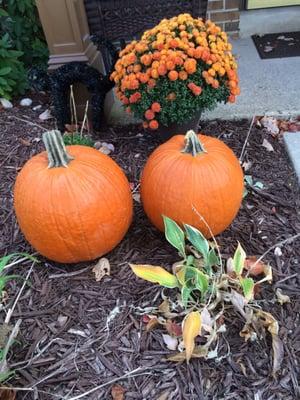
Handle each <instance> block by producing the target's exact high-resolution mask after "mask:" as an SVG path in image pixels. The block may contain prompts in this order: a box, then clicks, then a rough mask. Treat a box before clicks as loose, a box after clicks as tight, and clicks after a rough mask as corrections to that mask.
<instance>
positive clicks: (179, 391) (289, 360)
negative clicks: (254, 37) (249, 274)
mask: <svg viewBox="0 0 300 400" xmlns="http://www.w3.org/2000/svg"><path fill="white" fill-rule="evenodd" d="M38 103H41V104H42V105H43V107H42V109H41V110H38V111H33V110H32V109H31V108H22V107H14V108H13V109H11V110H6V111H4V110H0V174H1V178H0V254H8V253H10V252H16V251H26V252H31V253H33V250H32V249H31V248H30V246H29V245H28V244H27V243H26V241H25V240H24V238H23V236H22V234H21V233H20V231H19V229H18V225H17V223H16V220H15V216H14V212H13V202H12V187H13V184H14V181H15V177H16V174H17V172H18V171H19V170H20V168H21V167H22V165H23V164H24V162H25V161H26V160H27V159H29V158H30V157H31V156H32V155H34V154H36V153H37V152H38V151H40V150H41V149H42V143H41V141H39V139H40V137H41V133H42V131H43V129H42V127H43V128H53V127H54V123H53V120H49V121H46V122H42V121H40V120H39V119H38V115H39V114H40V113H41V112H42V111H43V110H44V109H45V108H46V106H47V98H41V97H37V98H35V99H34V103H33V106H34V105H36V104H38ZM22 120H23V121H22ZM24 121H25V122H24ZM33 124H37V125H40V126H36V125H33ZM249 124H250V123H249V121H246V120H244V121H235V122H224V121H223V122H221V121H216V122H206V123H204V124H203V126H202V127H201V128H202V129H203V131H204V132H205V133H206V134H209V135H214V136H217V137H219V138H220V139H221V140H224V141H225V142H226V143H227V144H228V145H229V146H230V147H231V148H232V149H233V150H234V151H235V153H236V155H237V156H239V155H240V153H241V150H242V147H243V144H244V142H245V138H246V135H247V131H248V129H249ZM264 138H266V139H267V140H268V141H269V142H270V143H271V144H272V146H273V147H274V152H268V151H267V150H266V149H265V148H264V147H262V142H263V139H264ZM94 139H97V138H96V137H94ZM97 140H104V141H106V142H110V143H113V144H114V146H115V152H114V153H113V154H112V155H111V156H112V157H113V158H114V159H115V160H116V161H117V162H118V163H119V164H120V165H121V167H122V168H123V169H124V171H125V172H126V174H127V176H128V178H129V181H130V182H132V183H134V185H135V187H137V185H138V182H139V176H140V172H141V169H142V167H143V165H144V164H145V160H146V158H147V157H148V155H149V154H150V153H151V152H152V151H153V149H154V148H155V147H156V146H157V145H158V144H159V141H158V140H157V139H156V138H155V135H152V136H151V135H149V134H145V133H143V131H142V130H141V129H140V128H139V127H137V126H134V127H122V128H111V127H108V128H106V129H103V132H102V133H101V134H100V135H99V137H98V139H97ZM244 160H245V161H247V162H248V161H251V162H252V166H251V167H250V169H249V170H248V171H247V174H249V175H252V177H253V179H254V180H258V181H260V182H262V183H263V184H264V188H263V190H262V191H259V190H257V191H250V192H249V194H248V195H247V197H246V198H245V199H244V201H243V205H242V208H241V210H240V212H239V214H238V216H237V218H236V219H235V221H234V222H233V224H232V225H231V227H230V228H229V229H227V230H226V231H225V232H224V233H223V234H222V235H220V236H219V237H218V238H217V240H218V242H219V243H220V245H221V250H222V254H223V255H224V256H225V257H228V256H229V255H232V253H233V251H234V249H235V247H236V245H237V241H240V242H241V244H242V245H243V247H244V248H245V249H246V251H247V254H248V255H258V256H259V255H261V254H263V253H264V252H265V251H267V250H268V249H269V248H270V247H271V246H273V245H274V244H275V243H278V242H280V241H283V240H284V239H286V238H288V237H290V236H294V235H296V234H297V233H299V232H300V216H299V209H300V208H299V205H300V196H299V189H298V186H297V182H296V178H295V174H294V172H293V170H292V168H291V166H290V165H289V161H288V158H287V155H286V151H285V149H284V146H283V143H281V142H280V141H279V140H277V139H274V138H272V137H271V136H270V135H268V133H267V132H265V131H264V130H261V129H257V128H256V127H254V128H253V129H252V132H251V135H250V138H249V142H248V145H247V147H246V153H245V158H244ZM281 251H282V255H281V256H280V255H278V253H276V254H277V255H275V254H274V249H272V250H271V251H270V252H269V253H268V254H267V255H266V257H265V259H264V260H265V262H269V263H270V264H271V265H272V267H273V271H274V283H273V285H268V284H266V285H265V286H264V287H263V290H262V292H261V293H260V294H259V298H260V301H261V305H262V306H263V308H264V309H265V310H266V311H269V312H271V313H272V314H273V315H274V316H275V318H276V319H277V320H278V321H279V325H280V332H279V334H280V337H281V339H282V340H283V343H284V351H285V355H284V360H283V363H282V367H281V370H280V373H279V374H278V375H277V376H276V377H273V376H272V373H271V371H272V347H271V340H270V337H269V336H268V335H267V336H266V337H265V339H264V340H260V341H256V342H254V343H250V342H247V343H245V342H244V340H243V338H241V337H240V336H239V331H240V330H241V328H242V326H243V321H242V319H241V318H240V317H239V315H238V314H237V313H235V312H234V310H228V313H227V315H228V318H227V320H225V323H226V326H227V331H226V332H225V333H224V334H223V339H222V341H221V342H220V347H219V349H218V355H219V359H218V360H217V361H216V360H209V361H205V360H202V359H197V360H192V362H191V363H190V364H189V365H187V364H186V363H183V364H172V363H170V362H167V361H166V356H167V355H168V354H169V353H170V351H169V350H167V349H166V346H165V344H164V343H163V340H162V331H161V330H159V329H158V330H153V331H151V332H149V333H146V332H145V326H144V323H143V322H142V316H141V315H140V313H139V310H140V308H139V307H141V308H145V307H149V306H152V305H158V304H159V303H160V302H161V301H162V300H161V297H160V296H161V291H160V289H159V288H158V287H157V286H154V285H151V284H148V283H146V282H143V281H142V280H140V279H137V278H135V277H134V276H133V274H132V272H131V270H130V268H129V267H128V262H133V263H151V264H155V265H163V266H166V267H168V266H171V265H172V263H173V262H175V261H176V260H177V255H176V252H175V251H174V250H173V249H172V248H171V247H170V246H169V245H168V244H167V243H166V241H165V240H164V238H163V235H162V234H160V233H159V232H157V231H156V230H155V229H154V228H153V227H152V226H151V225H150V223H149V222H148V220H147V218H146V217H145V215H144V213H143V209H142V207H141V204H140V203H139V202H135V217H134V221H133V224H132V226H131V228H130V230H129V232H128V234H127V235H126V237H125V239H124V240H123V241H122V243H121V244H120V245H119V246H118V247H117V248H116V249H115V250H114V251H112V252H111V253H110V254H108V255H107V258H108V259H109V261H110V263H111V276H109V277H105V278H104V280H103V281H101V282H96V281H95V278H94V275H93V272H92V268H93V265H94V264H93V263H90V264H80V265H59V264H56V263H53V262H51V261H49V260H45V259H43V258H42V257H39V259H40V260H41V263H40V264H37V265H35V266H34V268H33V272H32V274H31V277H30V284H29V285H27V286H26V288H25V290H24V292H23V293H22V296H21V298H20V299H19V301H18V304H17V307H16V309H15V312H14V314H13V319H12V321H11V322H12V323H14V322H15V321H16V320H17V319H18V318H21V319H22V324H21V328H20V334H19V336H18V340H17V342H16V343H15V345H14V346H13V349H12V351H11V352H10V357H9V363H10V366H11V368H12V369H14V370H15V375H14V376H13V377H12V378H11V379H10V380H9V382H8V384H9V385H11V386H14V387H19V388H23V389H30V390H26V391H18V392H17V399H22V400H31V399H32V400H33V399H40V400H44V399H45V400H48V399H49V400H50V399H73V398H77V396H79V395H80V394H82V393H85V392H87V391H90V390H92V389H94V388H96V387H97V386H101V385H102V387H101V388H99V389H98V390H96V391H94V392H91V393H89V394H88V395H86V396H84V397H82V398H84V399H89V400H96V399H97V400H98V399H112V396H111V393H112V387H113V385H115V384H116V383H114V382H117V383H118V384H119V385H121V387H122V388H123V389H124V390H125V393H124V399H126V400H127V399H128V400H129V399H138V400H143V399H145V400H150V399H151V400H171V399H174V400H175V399H176V400H177V399H178V400H183V399H186V400H212V399H214V400H221V399H224V400H225V399H226V400H229V399H235V400H253V399H255V400H277V399H278V400H279V399H284V400H296V399H299V398H300V388H299V376H300V285H299V284H300V275H299V268H300V265H299V264H300V240H299V238H298V239H297V240H294V241H292V242H291V243H286V244H285V245H283V246H281ZM29 267H30V263H23V264H22V265H17V266H16V267H12V268H11V269H10V272H12V273H14V274H18V275H20V276H23V277H25V275H26V273H27V272H28V269H29ZM82 269H83V271H81V270H82ZM78 271H79V272H78ZM20 282H21V281H19V280H15V281H13V282H11V283H10V284H9V285H8V288H7V292H8V299H7V300H6V301H7V303H6V307H7V308H8V307H9V306H11V304H12V303H13V302H14V300H15V297H16V295H17V293H18V291H19V289H20V286H21V284H20ZM276 288H281V289H282V291H283V293H284V294H287V295H289V296H290V298H291V303H288V304H285V305H283V306H280V305H279V304H278V303H277V302H276V297H275V290H276ZM1 314H4V313H3V312H1ZM3 319H4V316H3V315H1V321H2V322H3ZM221 356H224V357H223V358H221ZM134 370H136V372H135V373H132V375H131V376H130V377H128V378H123V379H120V377H122V376H123V375H124V374H126V373H128V372H130V371H134ZM122 388H121V389H122ZM115 389H116V388H115ZM115 391H116V390H115ZM121 392H122V390H121ZM78 398H79V397H78Z"/></svg>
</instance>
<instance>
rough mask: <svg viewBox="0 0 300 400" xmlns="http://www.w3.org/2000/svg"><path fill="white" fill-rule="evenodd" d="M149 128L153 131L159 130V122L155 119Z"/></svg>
mask: <svg viewBox="0 0 300 400" xmlns="http://www.w3.org/2000/svg"><path fill="white" fill-rule="evenodd" d="M149 128H150V129H153V130H155V129H157V128H158V122H157V121H156V119H153V120H152V121H150V123H149Z"/></svg>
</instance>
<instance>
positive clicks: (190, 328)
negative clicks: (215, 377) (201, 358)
mask: <svg viewBox="0 0 300 400" xmlns="http://www.w3.org/2000/svg"><path fill="white" fill-rule="evenodd" d="M200 330H201V315H200V313H199V312H198V311H193V312H191V313H189V314H188V315H187V316H186V318H185V320H184V322H183V330H182V337H183V343H184V346H185V352H186V360H187V362H189V360H190V358H191V357H192V354H193V351H194V348H195V337H196V336H198V335H199V333H200Z"/></svg>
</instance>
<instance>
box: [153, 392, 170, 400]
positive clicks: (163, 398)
mask: <svg viewBox="0 0 300 400" xmlns="http://www.w3.org/2000/svg"><path fill="white" fill-rule="evenodd" d="M169 398H170V392H169V391H168V390H167V391H166V392H163V393H162V394H160V395H159V396H158V397H157V399H156V400H168V399H169Z"/></svg>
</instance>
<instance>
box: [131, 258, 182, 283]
mask: <svg viewBox="0 0 300 400" xmlns="http://www.w3.org/2000/svg"><path fill="white" fill-rule="evenodd" d="M129 265H130V267H131V269H132V271H133V272H134V273H135V275H136V276H138V277H139V278H142V279H145V280H146V281H149V282H152V283H158V284H159V285H161V286H165V287H167V288H175V287H178V281H177V278H176V276H174V275H172V274H170V272H168V271H166V270H165V269H164V268H162V267H156V266H154V265H147V264H144V265H141V264H140V265H134V264H129Z"/></svg>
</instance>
